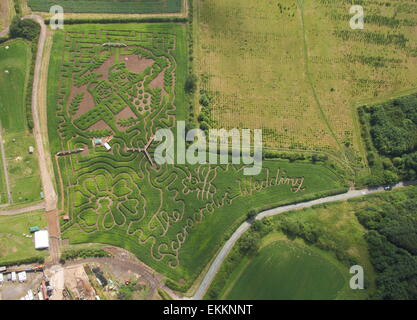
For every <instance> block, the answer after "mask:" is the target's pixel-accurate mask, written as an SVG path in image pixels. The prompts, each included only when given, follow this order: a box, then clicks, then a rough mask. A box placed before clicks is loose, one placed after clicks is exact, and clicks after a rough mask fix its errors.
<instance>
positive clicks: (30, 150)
mask: <svg viewBox="0 0 417 320" xmlns="http://www.w3.org/2000/svg"><path fill="white" fill-rule="evenodd" d="M33 151H35V148H33V146H29V153H30V154H32V153H33Z"/></svg>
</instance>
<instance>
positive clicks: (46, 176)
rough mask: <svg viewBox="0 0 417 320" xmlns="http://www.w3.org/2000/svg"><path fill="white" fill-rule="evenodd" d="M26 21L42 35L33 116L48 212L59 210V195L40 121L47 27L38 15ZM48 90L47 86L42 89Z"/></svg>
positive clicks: (34, 79) (35, 78) (39, 46)
mask: <svg viewBox="0 0 417 320" xmlns="http://www.w3.org/2000/svg"><path fill="white" fill-rule="evenodd" d="M24 19H31V20H34V21H36V22H37V23H39V25H40V26H41V33H40V35H39V42H38V52H37V53H36V64H35V72H34V78H33V90H32V116H33V135H34V137H35V141H36V146H37V148H36V149H37V152H38V159H39V169H40V174H41V180H42V186H43V192H44V194H45V209H46V211H53V210H56V208H57V195H56V193H55V190H54V185H53V181H52V176H51V174H50V172H49V169H48V165H49V167H50V168H52V164H49V163H48V161H47V159H50V157H47V154H46V151H45V147H44V145H45V142H44V141H43V138H44V137H43V136H42V132H41V125H40V120H39V113H40V107H41V106H40V105H39V90H40V89H41V87H40V80H41V71H42V58H43V52H44V46H45V41H46V32H47V30H46V25H45V24H44V22H43V20H42V18H41V17H39V16H36V15H28V16H25V17H24ZM42 88H43V89H46V86H43V87H42Z"/></svg>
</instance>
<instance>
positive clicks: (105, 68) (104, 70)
mask: <svg viewBox="0 0 417 320" xmlns="http://www.w3.org/2000/svg"><path fill="white" fill-rule="evenodd" d="M114 61H115V59H114V56H111V57H110V58H108V59H107V60H106V61H104V63H103V64H102V65H101V66H100V67H98V68H97V69H95V70H93V72H94V73H99V74H101V75H102V78H103V79H105V80H107V79H108V78H109V70H110V68H111V67H112V66H113V65H114Z"/></svg>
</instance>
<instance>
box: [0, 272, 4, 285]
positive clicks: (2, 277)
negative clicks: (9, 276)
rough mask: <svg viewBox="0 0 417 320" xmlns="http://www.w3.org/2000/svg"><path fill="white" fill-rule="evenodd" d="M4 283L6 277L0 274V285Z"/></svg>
mask: <svg viewBox="0 0 417 320" xmlns="http://www.w3.org/2000/svg"><path fill="white" fill-rule="evenodd" d="M3 282H4V276H3V273H0V284H2V283H3Z"/></svg>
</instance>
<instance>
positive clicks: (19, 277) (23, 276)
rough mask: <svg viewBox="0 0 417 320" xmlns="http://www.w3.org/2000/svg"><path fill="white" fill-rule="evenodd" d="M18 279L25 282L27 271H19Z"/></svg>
mask: <svg viewBox="0 0 417 320" xmlns="http://www.w3.org/2000/svg"><path fill="white" fill-rule="evenodd" d="M17 279H18V280H19V282H25V281H26V280H27V276H26V271H22V272H19V273H18V274H17Z"/></svg>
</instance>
